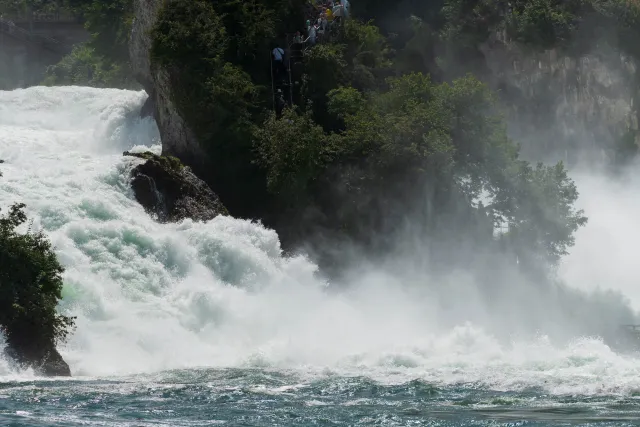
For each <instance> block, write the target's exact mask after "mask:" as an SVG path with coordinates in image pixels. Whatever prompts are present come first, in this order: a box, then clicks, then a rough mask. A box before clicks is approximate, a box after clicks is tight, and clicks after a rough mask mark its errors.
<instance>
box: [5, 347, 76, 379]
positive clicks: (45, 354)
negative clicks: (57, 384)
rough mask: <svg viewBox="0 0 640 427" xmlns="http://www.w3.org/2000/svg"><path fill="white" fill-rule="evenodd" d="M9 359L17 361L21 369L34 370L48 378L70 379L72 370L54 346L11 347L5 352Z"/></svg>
mask: <svg viewBox="0 0 640 427" xmlns="http://www.w3.org/2000/svg"><path fill="white" fill-rule="evenodd" d="M4 354H5V356H6V357H7V358H9V359H11V360H13V361H15V362H16V363H17V364H18V365H19V366H20V367H21V368H23V369H26V368H32V369H33V370H34V371H35V373H36V374H37V375H43V376H47V377H70V376H71V370H70V369H69V365H68V364H67V362H65V361H64V359H63V358H62V356H61V355H60V353H59V352H58V350H56V347H55V345H54V344H52V343H51V344H49V345H29V346H26V347H25V346H20V345H17V344H16V345H11V343H8V345H7V347H6V348H5V350H4Z"/></svg>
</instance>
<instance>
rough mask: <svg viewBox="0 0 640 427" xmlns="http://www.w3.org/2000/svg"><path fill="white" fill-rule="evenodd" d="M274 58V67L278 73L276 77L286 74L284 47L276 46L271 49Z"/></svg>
mask: <svg viewBox="0 0 640 427" xmlns="http://www.w3.org/2000/svg"><path fill="white" fill-rule="evenodd" d="M271 55H272V59H273V68H274V71H275V74H276V77H280V75H281V74H282V76H284V74H285V72H286V69H285V67H284V49H282V48H281V47H280V46H276V47H275V48H274V49H273V50H272V51H271Z"/></svg>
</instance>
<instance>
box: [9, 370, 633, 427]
mask: <svg viewBox="0 0 640 427" xmlns="http://www.w3.org/2000/svg"><path fill="white" fill-rule="evenodd" d="M0 393H1V394H0V396H1V397H0V423H1V424H2V425H6V426H84V425H95V426H98V425H99V426H114V427H115V426H140V427H142V426H210V425H233V426H524V425H526V426H558V425H585V426H586V425H599V426H626V425H638V423H639V422H640V396H639V397H635V396H633V395H629V396H621V395H602V396H592V397H587V396H575V395H567V396H550V395H548V394H547V393H545V392H544V391H543V390H540V389H527V390H522V391H520V392H517V393H516V392H500V391H492V390H487V389H482V388H479V387H477V386H474V385H473V384H461V385H459V386H456V387H442V388H441V387H438V386H435V385H433V384H429V383H426V382H422V381H417V380H416V381H410V382H407V383H402V384H397V385H384V384H381V383H378V382H375V381H372V380H370V379H367V378H366V377H340V376H335V375H331V374H330V373H326V374H325V375H322V376H320V377H318V378H317V379H315V380H313V381H305V380H301V378H300V376H298V375H296V373H293V372H282V371H271V370H259V369H225V370H211V369H203V370H188V371H172V372H167V373H162V374H158V375H153V376H143V377H131V378H122V379H118V380H116V379H112V380H93V381H77V380H72V381H47V382H43V381H33V382H32V381H28V382H21V383H2V384H1V391H0Z"/></svg>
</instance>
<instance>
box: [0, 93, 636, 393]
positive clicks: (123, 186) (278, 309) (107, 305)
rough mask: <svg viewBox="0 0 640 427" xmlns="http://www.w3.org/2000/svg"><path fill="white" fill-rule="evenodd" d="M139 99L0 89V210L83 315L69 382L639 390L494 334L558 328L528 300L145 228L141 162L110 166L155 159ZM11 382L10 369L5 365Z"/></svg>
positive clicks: (223, 238)
mask: <svg viewBox="0 0 640 427" xmlns="http://www.w3.org/2000/svg"><path fill="white" fill-rule="evenodd" d="M145 97H146V95H145V94H144V93H141V92H130V91H119V90H107V89H90V88H79V87H60V88H42V87H38V88H30V89H26V90H17V91H13V92H0V158H1V159H4V160H6V163H5V164H3V165H1V166H0V169H1V170H2V171H3V173H4V177H3V178H0V205H1V206H2V207H3V208H5V207H7V206H8V205H10V204H11V203H13V202H24V203H26V204H27V209H28V214H29V216H30V218H33V219H34V221H35V225H36V227H43V228H44V229H45V231H46V233H47V234H48V235H49V236H50V237H51V239H52V241H53V242H54V244H55V247H56V251H57V253H58V255H59V258H60V260H61V262H63V264H64V265H65V267H66V273H65V276H64V279H65V288H64V297H65V299H64V302H63V303H62V305H61V308H60V309H61V310H63V311H68V312H69V313H72V314H74V315H77V316H78V320H77V331H76V333H75V334H74V335H73V336H72V338H71V340H70V342H69V343H68V344H67V345H66V346H64V347H63V348H62V353H63V356H64V357H65V358H66V360H67V361H68V362H69V363H70V365H71V367H72V371H73V373H74V375H76V376H79V377H83V376H85V377H95V376H113V375H117V376H121V375H130V374H139V373H149V372H158V371H162V370H167V369H176V368H192V367H233V366H240V367H241V366H270V367H276V368H287V369H300V370H301V372H307V373H308V374H309V375H311V376H313V375H324V374H325V373H326V372H327V371H326V369H329V370H330V371H331V372H335V373H341V374H346V375H351V374H354V375H362V374H365V375H370V376H371V377H373V378H375V379H377V380H380V381H387V382H393V381H406V380H408V379H412V378H424V379H427V380H429V381H433V382H435V383H441V384H454V383H460V382H465V383H478V384H481V385H486V386H491V387H494V388H498V389H518V388H525V387H532V386H541V387H546V388H547V389H548V390H549V391H550V392H558V393H564V392H584V393H600V392H612V391H621V392H624V391H629V390H632V389H634V388H638V387H640V376H639V375H637V374H638V369H640V363H639V362H638V360H636V359H632V358H626V357H623V356H620V355H617V354H615V353H613V352H612V351H611V350H610V349H609V348H608V347H607V346H606V345H605V344H603V343H602V342H601V341H599V340H598V339H581V340H577V341H572V342H569V343H568V344H566V345H565V344H563V345H557V344H553V343H552V341H551V340H549V339H546V338H537V339H531V338H529V337H523V338H515V340H514V342H512V343H509V342H508V341H506V342H505V341H504V340H503V339H502V338H500V339H499V338H498V337H497V335H496V328H498V326H499V325H501V324H503V325H506V326H511V325H512V324H516V323H518V319H520V318H526V317H527V316H529V317H531V318H533V317H535V316H537V317H539V318H543V320H545V321H547V322H548V325H550V328H551V329H553V328H554V327H555V325H556V323H554V322H559V321H560V320H562V321H564V320H566V319H565V317H563V316H564V314H563V313H564V312H563V307H562V306H561V305H560V304H555V305H554V303H550V302H549V300H548V299H547V296H545V295H544V294H542V293H536V291H534V290H529V291H528V292H530V293H526V292H521V291H517V292H516V291H514V292H513V293H512V294H509V293H505V295H506V296H504V298H503V299H504V301H500V302H498V300H493V301H482V298H481V295H480V292H479V290H478V289H476V288H474V285H473V280H472V279H468V278H466V279H465V280H462V278H461V277H462V276H457V277H458V279H456V278H455V277H454V278H452V279H451V280H450V281H449V282H448V283H444V282H443V283H434V282H433V281H431V280H430V279H429V278H427V277H424V278H418V279H419V280H418V281H420V282H422V285H423V286H422V287H421V288H419V289H412V288H410V287H406V286H403V282H402V281H403V279H402V276H401V275H396V274H394V273H393V272H384V271H377V270H375V269H372V270H370V271H368V272H367V273H366V274H361V275H360V276H359V278H358V279H357V280H355V279H354V283H351V285H352V287H351V288H350V289H349V291H348V292H329V291H327V288H326V284H325V283H324V282H323V281H321V280H319V279H318V278H317V277H316V276H315V275H314V273H315V272H316V267H315V266H314V265H313V264H312V263H310V262H309V261H308V260H306V259H305V258H304V257H295V258H283V257H282V255H281V250H280V244H279V241H278V236H277V235H276V233H275V232H274V231H272V230H268V229H265V228H264V227H262V226H261V225H259V224H255V223H251V222H248V221H242V220H237V219H234V218H230V217H218V218H216V219H214V220H212V221H210V222H208V223H194V222H192V221H185V222H183V223H180V224H166V225H161V224H158V223H156V222H154V221H153V219H152V218H150V217H149V216H148V215H146V214H145V212H144V211H143V209H142V208H141V207H140V206H139V205H138V204H137V203H136V202H135V200H134V199H133V196H132V193H131V191H130V189H129V186H128V175H129V171H130V169H131V167H132V165H133V164H135V163H136V162H137V161H138V160H135V159H127V158H123V157H122V155H121V153H122V151H123V150H125V149H130V148H132V147H134V146H137V149H138V150H139V149H143V148H144V147H140V145H149V146H151V149H153V150H154V151H156V152H159V150H160V146H159V145H158V144H159V141H158V134H157V129H156V128H155V125H154V124H153V123H152V122H151V121H150V120H149V119H145V120H140V119H137V118H135V115H136V113H137V111H138V109H139V108H140V106H141V105H142V103H143V101H144V99H145ZM581 245H582V246H580V247H583V246H584V245H587V246H588V245H589V242H581ZM413 279H414V281H415V279H416V278H415V277H414V278H413ZM516 285H517V284H514V289H517V288H516ZM516 294H518V295H516ZM463 296H464V297H463ZM516 296H518V297H519V298H520V300H518V299H517V298H516ZM443 301H444V302H446V304H442V302H443ZM509 307H510V312H511V313H510V314H509V315H506V314H501V313H502V312H506V311H508V310H507V308H509ZM503 308H504V310H502V309H503ZM527 310H529V312H526V311H527ZM544 310H548V312H549V314H545V312H544ZM525 312H526V313H525ZM509 316H511V317H509ZM489 320H490V321H489ZM527 321H528V320H527ZM496 325H498V326H496ZM6 375H15V374H9V371H8V370H6V369H5V367H4V365H0V376H1V377H2V378H5V376H6ZM276 391H277V390H276Z"/></svg>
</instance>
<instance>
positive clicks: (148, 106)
mask: <svg viewBox="0 0 640 427" xmlns="http://www.w3.org/2000/svg"><path fill="white" fill-rule="evenodd" d="M154 109H155V104H154V101H153V96H149V97H148V98H147V100H146V101H145V102H144V105H143V106H142V108H141V109H140V118H143V119H144V118H145V117H153V112H154Z"/></svg>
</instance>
